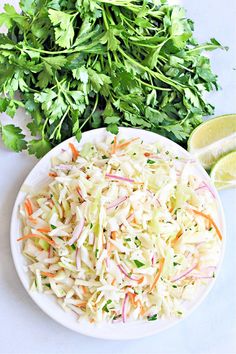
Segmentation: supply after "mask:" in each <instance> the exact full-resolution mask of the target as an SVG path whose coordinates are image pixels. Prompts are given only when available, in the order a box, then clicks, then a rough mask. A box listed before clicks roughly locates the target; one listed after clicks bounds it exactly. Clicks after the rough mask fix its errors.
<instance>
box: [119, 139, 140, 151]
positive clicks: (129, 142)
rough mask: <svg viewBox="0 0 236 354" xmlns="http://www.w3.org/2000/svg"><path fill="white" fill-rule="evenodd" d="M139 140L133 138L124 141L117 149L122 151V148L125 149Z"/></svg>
mask: <svg viewBox="0 0 236 354" xmlns="http://www.w3.org/2000/svg"><path fill="white" fill-rule="evenodd" d="M138 139H139V138H133V139H131V140H128V141H125V142H124V143H121V144H118V145H117V147H116V148H117V149H123V148H124V147H127V146H128V145H129V144H131V143H132V142H133V141H135V140H138Z"/></svg>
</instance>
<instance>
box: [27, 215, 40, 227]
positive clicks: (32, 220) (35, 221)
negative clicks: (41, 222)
mask: <svg viewBox="0 0 236 354" xmlns="http://www.w3.org/2000/svg"><path fill="white" fill-rule="evenodd" d="M28 219H29V221H30V222H31V223H32V224H34V225H36V224H37V223H38V222H37V220H36V219H34V218H33V217H32V216H29V217H28Z"/></svg>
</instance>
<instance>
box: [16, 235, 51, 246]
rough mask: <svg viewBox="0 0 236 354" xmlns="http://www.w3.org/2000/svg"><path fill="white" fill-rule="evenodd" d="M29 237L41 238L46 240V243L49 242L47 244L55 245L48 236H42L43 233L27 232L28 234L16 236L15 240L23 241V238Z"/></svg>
mask: <svg viewBox="0 0 236 354" xmlns="http://www.w3.org/2000/svg"><path fill="white" fill-rule="evenodd" d="M29 238H41V239H42V240H45V241H47V243H49V245H51V246H53V247H56V244H55V242H54V241H53V240H50V238H48V237H47V236H44V235H36V234H28V235H25V236H23V237H20V238H18V239H17V241H23V240H27V239H29Z"/></svg>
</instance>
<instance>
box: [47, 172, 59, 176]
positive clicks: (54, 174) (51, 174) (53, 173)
mask: <svg viewBox="0 0 236 354" xmlns="http://www.w3.org/2000/svg"><path fill="white" fill-rule="evenodd" d="M48 175H49V177H57V173H56V172H49V174H48Z"/></svg>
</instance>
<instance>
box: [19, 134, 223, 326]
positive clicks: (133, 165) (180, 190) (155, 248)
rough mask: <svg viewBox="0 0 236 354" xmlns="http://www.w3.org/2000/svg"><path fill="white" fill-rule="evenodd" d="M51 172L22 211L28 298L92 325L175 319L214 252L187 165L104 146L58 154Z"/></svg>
mask: <svg viewBox="0 0 236 354" xmlns="http://www.w3.org/2000/svg"><path fill="white" fill-rule="evenodd" d="M114 144H115V145H114ZM49 172H50V176H52V177H50V179H49V180H48V184H47V185H45V186H44V187H43V188H42V190H35V189H34V190H33V189H31V192H30V193H29V194H28V195H27V198H26V200H27V205H28V208H26V205H25V203H26V200H25V202H24V203H23V205H22V206H21V208H20V214H21V217H22V225H23V230H22V231H23V237H22V238H23V242H24V246H23V254H24V255H25V257H27V260H28V262H29V263H30V264H29V270H30V273H31V275H32V278H33V279H32V284H33V285H32V289H37V290H38V291H39V292H45V293H47V294H54V296H56V297H57V298H58V301H59V303H60V304H61V306H62V307H63V308H64V309H67V310H68V309H70V310H72V311H73V312H75V313H76V315H77V316H78V317H79V319H85V320H88V321H90V322H99V321H103V320H106V321H113V322H114V321H116V320H123V322H125V321H126V319H129V320H137V319H145V320H149V321H152V320H156V319H159V318H163V317H173V316H177V317H178V316H182V314H183V311H184V301H191V300H192V299H193V298H194V296H195V295H196V294H197V290H198V288H199V287H202V286H206V285H207V283H208V282H209V281H211V279H212V278H213V277H214V274H215V271H216V267H217V263H218V260H219V256H220V252H221V239H220V237H219V236H221V235H219V232H218V233H217V230H216V228H215V225H214V224H212V223H211V220H214V221H215V223H217V220H218V210H217V204H216V200H215V197H214V194H213V193H212V191H211V189H210V187H208V186H207V183H206V182H205V181H203V180H201V178H200V177H197V176H196V175H195V173H194V163H193V162H192V161H187V160H186V159H183V158H178V156H176V153H175V152H174V151H166V150H165V147H164V146H160V145H159V144H145V143H143V142H142V141H141V140H140V139H132V140H131V141H127V142H125V141H119V143H118V142H117V141H116V138H115V139H114V140H113V141H112V138H110V137H108V138H107V139H106V141H103V142H102V143H97V144H96V145H93V144H86V145H85V146H84V147H83V149H82V151H81V153H80V155H79V156H78V157H77V159H76V161H73V159H72V155H71V152H70V149H68V151H63V152H62V153H61V154H59V155H58V156H57V157H54V158H53V160H52V167H51V170H50V171H49ZM29 203H30V206H31V207H30V208H29ZM31 208H32V213H31V212H30V213H29V210H31ZM194 210H195V211H199V212H201V213H203V215H200V214H196V213H195V212H194ZM29 214H30V215H29ZM209 215H210V217H211V219H209V218H208V216H209ZM218 231H219V230H218ZM35 235H38V236H39V238H38V237H37V238H36V237H34V236H35ZM45 236H46V238H45ZM41 237H42V238H41ZM49 239H50V240H51V241H52V243H51V244H49V243H48V242H47V241H48V240H49Z"/></svg>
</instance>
